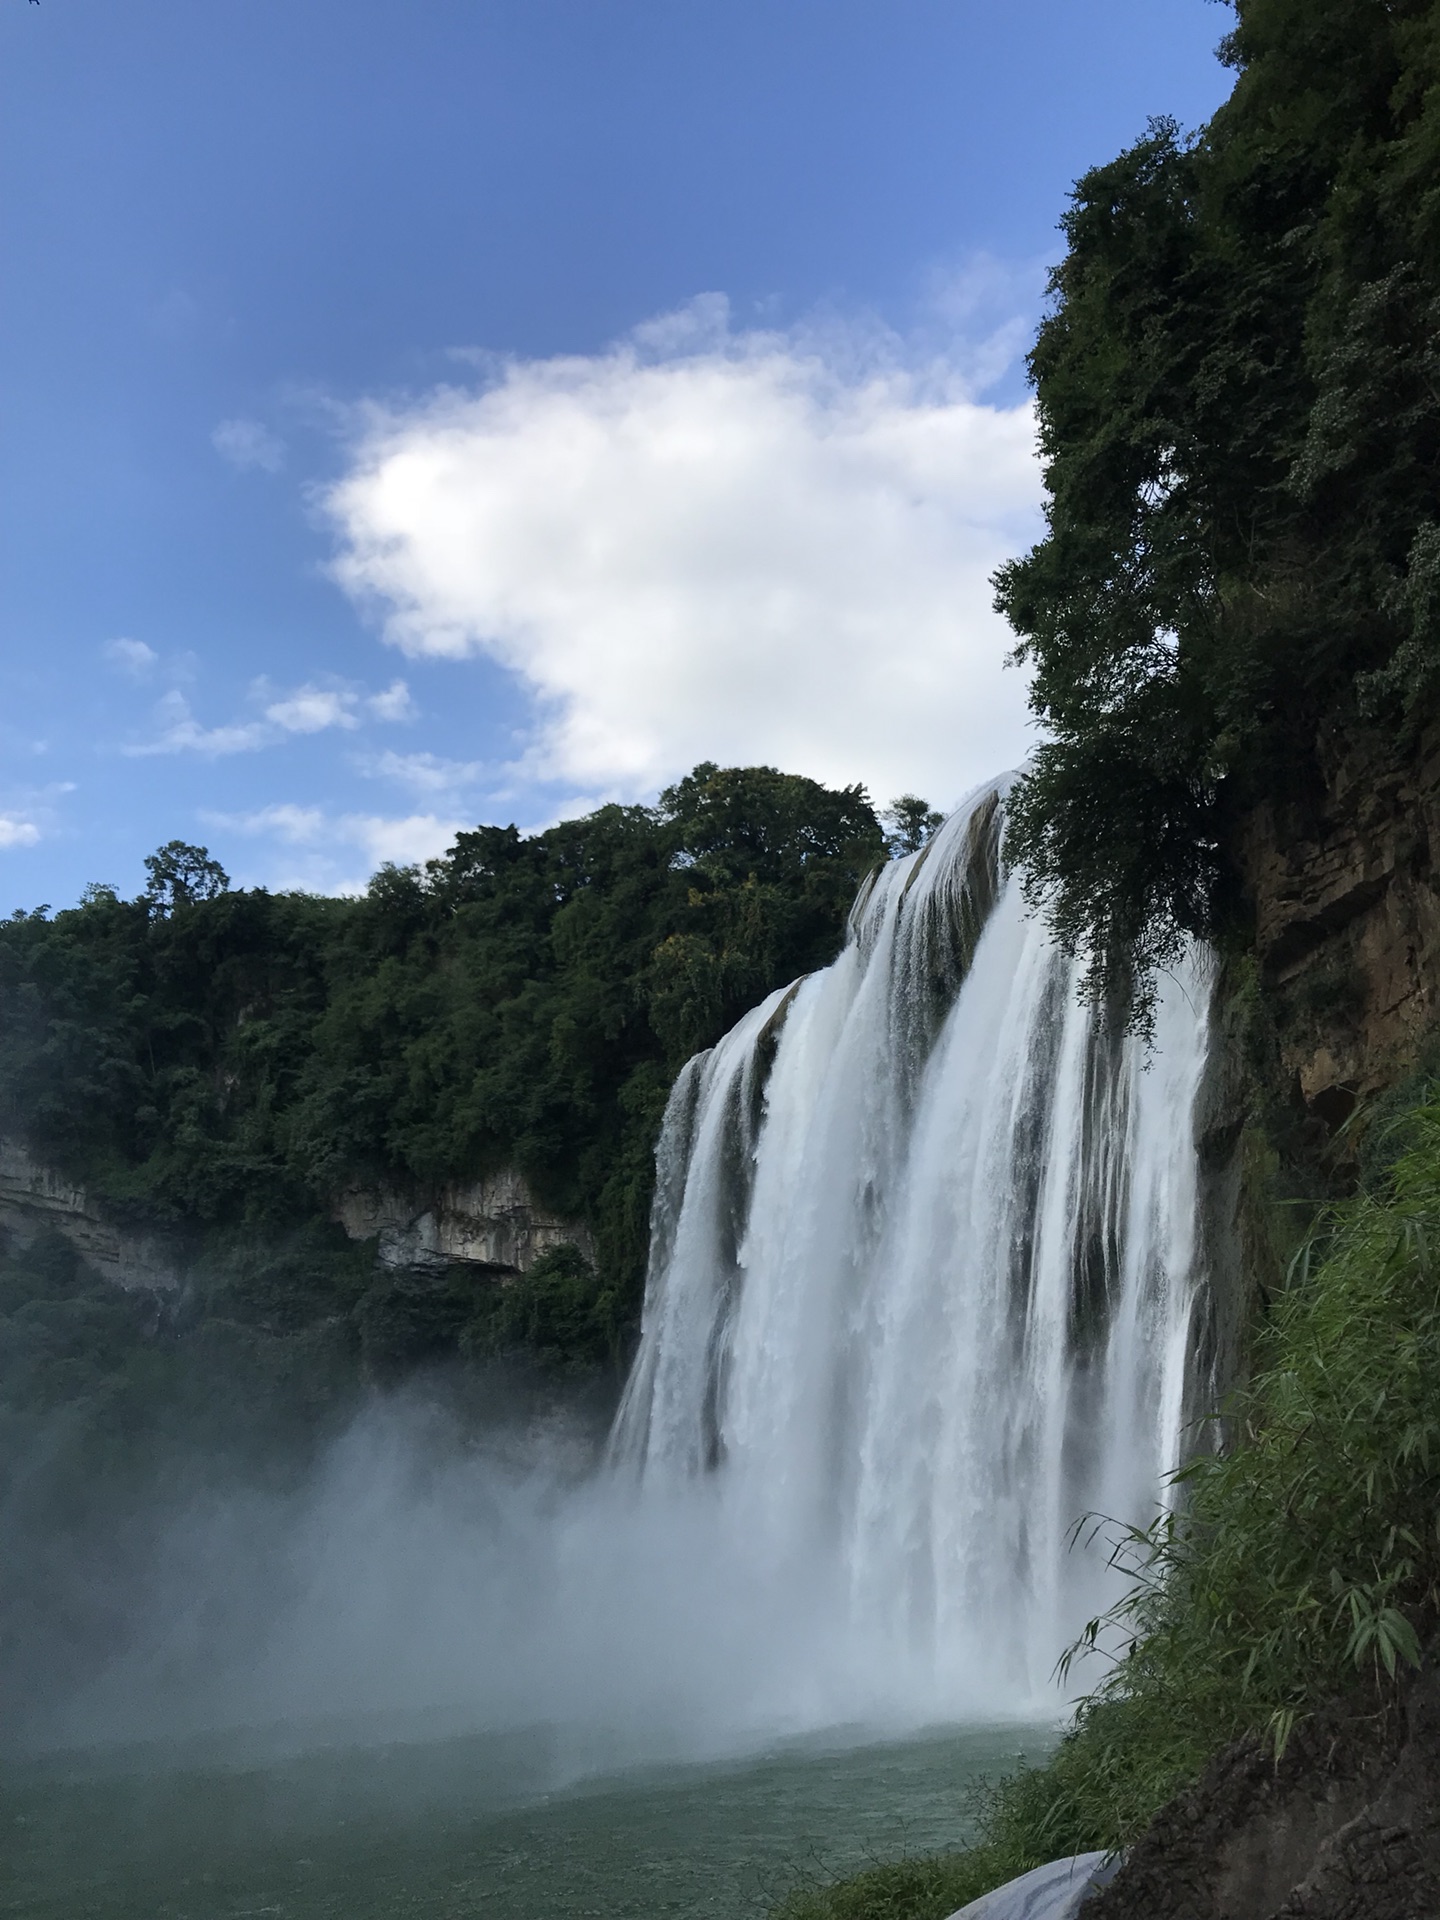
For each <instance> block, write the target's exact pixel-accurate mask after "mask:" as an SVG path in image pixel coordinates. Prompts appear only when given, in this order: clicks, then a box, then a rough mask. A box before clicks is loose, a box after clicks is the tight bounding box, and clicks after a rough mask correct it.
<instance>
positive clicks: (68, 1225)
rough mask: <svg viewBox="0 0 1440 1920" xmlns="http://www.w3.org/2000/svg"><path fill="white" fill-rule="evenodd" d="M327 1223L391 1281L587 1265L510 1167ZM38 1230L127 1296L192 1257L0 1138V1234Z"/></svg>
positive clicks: (30, 1236)
mask: <svg viewBox="0 0 1440 1920" xmlns="http://www.w3.org/2000/svg"><path fill="white" fill-rule="evenodd" d="M331 1217H332V1218H333V1219H334V1220H336V1221H337V1222H338V1223H339V1224H340V1225H341V1226H342V1227H343V1228H344V1230H345V1232H346V1234H347V1235H348V1236H349V1238H350V1239H352V1240H357V1241H367V1240H373V1241H374V1242H375V1254H376V1262H377V1265H378V1266H380V1267H381V1268H384V1269H387V1270H389V1271H391V1272H411V1273H417V1274H419V1273H427V1272H436V1271H438V1270H440V1269H443V1268H445V1267H450V1266H473V1267H476V1268H480V1269H484V1270H485V1271H486V1272H487V1273H488V1274H490V1275H491V1276H492V1277H493V1278H494V1279H496V1280H500V1281H504V1280H505V1279H506V1278H507V1277H509V1276H512V1275H514V1274H520V1273H527V1272H528V1271H529V1270H530V1268H531V1267H532V1266H533V1265H534V1264H535V1262H536V1261H537V1260H538V1259H539V1258H540V1256H541V1254H543V1253H546V1252H548V1251H549V1250H550V1249H552V1248H554V1247H558V1246H565V1245H569V1246H577V1247H579V1249H580V1251H581V1252H582V1253H583V1254H584V1255H585V1257H586V1259H588V1260H591V1261H592V1262H593V1260H594V1257H595V1249H594V1245H593V1241H592V1238H591V1235H590V1232H589V1230H588V1229H587V1228H586V1227H585V1225H584V1224H583V1223H582V1222H580V1221H577V1220H567V1219H564V1218H562V1217H561V1216H560V1215H559V1214H556V1213H552V1212H549V1211H547V1210H546V1209H545V1208H543V1207H541V1206H539V1205H538V1204H537V1203H536V1201H535V1199H534V1196H533V1195H532V1194H531V1192H530V1190H529V1188H528V1186H527V1185H526V1183H525V1180H524V1177H523V1176H522V1175H521V1174H520V1173H518V1172H517V1171H516V1170H515V1169H514V1168H513V1167H512V1168H503V1169H501V1171H500V1172H498V1173H495V1174H491V1175H489V1176H487V1177H486V1178H484V1179H481V1180H475V1181H469V1182H460V1183H456V1184H453V1185H449V1186H444V1187H440V1188H438V1189H435V1190H433V1191H429V1192H421V1191H418V1190H417V1191H411V1192H402V1191H400V1190H398V1189H393V1188H385V1189H382V1188H362V1187H354V1188H351V1189H349V1190H348V1191H346V1192H344V1193H342V1194H340V1195H338V1196H337V1198H336V1200H335V1202H334V1204H333V1206H332V1208H331ZM46 1228H52V1229H55V1230H58V1231H59V1232H60V1233H61V1234H63V1235H64V1237H65V1238H66V1239H67V1240H68V1241H69V1242H70V1244H71V1246H73V1247H74V1248H75V1250H76V1252H77V1253H78V1254H79V1255H80V1256H81V1258H82V1259H83V1260H84V1261H85V1262H86V1263H87V1265H89V1266H90V1267H92V1268H93V1269H94V1270H95V1272H96V1273H98V1274H100V1275H101V1276H102V1278H104V1279H107V1280H112V1281H114V1282H115V1284H116V1285H117V1286H121V1287H126V1288H130V1289H138V1288H147V1289H150V1290H151V1291H156V1292H169V1291H172V1290H174V1289H175V1288H177V1287H178V1286H179V1285H180V1284H181V1281H182V1279H183V1277H184V1274H185V1271H186V1269H187V1267H188V1266H189V1264H190V1262H191V1260H192V1259H193V1257H194V1255H193V1249H192V1248H190V1246H189V1245H188V1242H187V1240H186V1238H185V1237H184V1236H180V1235H175V1234H166V1233H164V1232H161V1231H153V1230H146V1229H144V1228H136V1227H135V1226H133V1225H129V1224H126V1223H124V1222H122V1221H119V1220H117V1219H116V1218H115V1217H114V1215H113V1213H112V1212H111V1211H109V1210H107V1209H106V1207H105V1206H104V1205H103V1203H101V1202H100V1201H98V1200H97V1199H96V1198H95V1197H94V1196H93V1195H92V1194H90V1193H88V1192H87V1191H86V1189H85V1188H84V1187H83V1186H81V1185H79V1184H78V1183H77V1182H76V1181H74V1180H72V1179H70V1178H69V1177H68V1176H67V1175H66V1174H64V1173H61V1172H60V1171H59V1170H58V1169H57V1168H55V1167H52V1166H47V1165H45V1164H44V1163H43V1162H41V1161H40V1160H38V1159H36V1157H35V1156H34V1155H33V1154H32V1153H31V1152H30V1150H29V1149H28V1147H26V1146H25V1144H24V1143H23V1142H22V1141H19V1140H16V1139H13V1138H12V1139H5V1138H0V1235H3V1236H4V1237H5V1238H6V1239H8V1240H10V1241H11V1242H13V1243H14V1244H16V1245H18V1246H21V1247H25V1246H28V1245H29V1244H30V1242H31V1241H32V1240H34V1238H35V1236H36V1235H37V1234H38V1233H40V1232H42V1231H44V1230H45V1229H46Z"/></svg>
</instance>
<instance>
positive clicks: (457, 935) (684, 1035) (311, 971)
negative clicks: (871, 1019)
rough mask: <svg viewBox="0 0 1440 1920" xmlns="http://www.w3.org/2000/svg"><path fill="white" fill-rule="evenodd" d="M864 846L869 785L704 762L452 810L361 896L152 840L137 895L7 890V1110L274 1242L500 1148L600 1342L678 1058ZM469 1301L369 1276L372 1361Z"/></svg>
mask: <svg viewBox="0 0 1440 1920" xmlns="http://www.w3.org/2000/svg"><path fill="white" fill-rule="evenodd" d="M883 855H884V842H883V837H882V834H881V830H880V826H879V823H878V821H877V820H876V817H875V814H874V812H873V811H872V809H871V807H870V804H869V802H868V800H867V799H866V797H865V794H864V791H863V789H861V788H859V787H848V788H844V789H841V790H834V789H830V788H826V787H823V786H821V785H819V784H818V783H817V782H815V781H812V780H805V779H801V778H799V777H796V776H792V775H787V774H782V773H778V772H776V771H775V770H774V769H773V768H768V767H750V768H732V769H720V768H718V767H715V766H713V765H710V764H708V763H707V764H705V765H702V766H700V767H697V768H696V769H695V771H694V772H693V773H691V774H690V775H688V776H687V777H686V778H685V779H684V780H681V781H679V782H678V783H677V784H676V785H675V786H674V787H672V788H670V789H668V790H667V791H666V792H665V793H664V794H663V795H662V796H661V799H660V802H659V804H658V806H656V807H620V806H608V807H602V808H601V809H600V810H599V811H598V812H596V813H594V814H591V815H589V816H588V817H587V818H585V819H582V820H573V821H565V822H563V823H561V824H560V825H559V826H555V827H552V828H550V829H548V830H547V831H546V832H544V833H539V834H535V835H532V836H529V837H526V836H523V835H521V834H519V833H518V832H517V831H516V830H515V828H514V827H503V828H502V827H479V828H476V829H475V830H474V831H473V832H468V833H462V834H461V835H459V837H458V838H457V840H456V843H455V846H454V848H453V849H452V850H451V852H450V853H449V854H448V855H447V856H446V857H445V858H444V859H441V860H432V861H430V862H428V863H427V864H426V865H425V866H424V867H423V868H420V867H405V868H397V867H386V868H383V869H382V870H381V872H380V873H378V874H377V875H376V876H375V878H374V880H373V881H372V882H371V885H370V887H369V890H368V892H367V893H366V894H365V896H364V897H363V898H361V899H359V900H326V899H315V898H312V897H310V896H306V895H303V894H281V895H272V894H268V893H265V892H263V891H232V890H230V888H229V886H228V882H227V879H226V876H225V874H224V873H223V871H222V870H221V869H220V868H219V867H218V866H217V865H216V863H215V862H214V861H213V860H211V859H210V856H209V855H208V853H207V852H206V850H205V849H204V848H203V847H190V846H187V845H185V844H184V843H182V842H179V841H172V842H171V843H170V844H169V845H168V846H165V847H162V848H161V849H160V851H159V852H158V853H156V854H155V855H153V856H152V857H151V858H150V860H148V861H147V863H146V865H147V868H148V870H149V876H150V877H149V881H148V883H147V886H146V889H145V892H144V894H143V895H142V896H141V898H140V899H138V900H134V901H125V900H121V899H119V898H118V897H117V896H116V895H115V893H114V892H113V890H111V889H109V888H102V887H96V888H93V889H90V890H88V891H87V894H86V897H85V899H84V900H83V901H82V903H81V905H80V906H79V907H77V908H75V909H74V910H72V911H69V912H64V913H60V914H57V915H55V916H54V917H53V918H52V917H50V916H49V915H48V913H47V912H46V910H44V909H41V910H40V911H38V912H36V913H33V914H25V913H18V914H15V915H13V916H12V917H11V918H10V919H9V920H8V921H3V922H0V1132H8V1133H11V1134H16V1135H19V1136H20V1137H21V1138H23V1139H24V1140H26V1141H27V1142H28V1143H29V1145H30V1146H31V1147H32V1149H33V1150H34V1151H35V1152H36V1153H37V1154H38V1155H39V1156H40V1157H41V1158H43V1159H45V1160H47V1161H50V1162H52V1163H55V1164H58V1165H59V1166H61V1167H62V1168H64V1169H66V1170H67V1171H68V1172H70V1173H71V1174H73V1175H74V1176H75V1177H77V1178H79V1179H82V1180H83V1181H84V1182H85V1183H86V1185H87V1186H88V1187H89V1189H90V1190H91V1191H92V1192H93V1193H94V1194H96V1195H97V1196H99V1197H101V1198H102V1199H104V1200H105V1201H107V1202H108V1203H109V1205H110V1206H111V1207H112V1208H114V1209H117V1210H118V1211H120V1212H121V1213H125V1212H127V1211H128V1212H129V1213H130V1214H131V1215H133V1216H134V1217H135V1218H136V1219H140V1220H146V1221H153V1220H157V1219H159V1220H168V1221H171V1222H175V1223H178V1224H181V1225H183V1226H184V1227H186V1228H187V1229H194V1230H198V1231H202V1232H207V1233H216V1232H219V1233H235V1232H238V1231H239V1230H241V1229H245V1230H248V1231H249V1232H251V1233H252V1234H254V1235H258V1236H259V1237H260V1239H261V1240H263V1241H264V1243H265V1244H267V1245H269V1244H272V1243H274V1242H275V1240H276V1236H277V1235H278V1236H281V1237H282V1238H283V1237H284V1236H286V1235H289V1234H290V1233H291V1232H292V1230H293V1228H294V1227H295V1226H296V1225H297V1224H298V1223H299V1222H302V1221H304V1220H307V1219H314V1218H316V1217H317V1216H320V1215H323V1214H324V1213H325V1211H326V1210H327V1209H328V1205H329V1202H330V1200H331V1199H332V1197H333V1195H334V1194H335V1193H336V1192H337V1191H338V1190H340V1189H342V1188H344V1187H346V1186H348V1185H366V1184H368V1185H399V1186H402V1187H408V1188H409V1189H411V1190H420V1191H425V1190H432V1189H433V1188H435V1187H437V1186H440V1185H443V1184H445V1183H447V1182H452V1181H460V1180H468V1179H472V1178H475V1177H477V1176H479V1175H482V1174H485V1173H487V1172H491V1171H493V1170H495V1169H496V1168H498V1167H500V1166H502V1165H513V1166H517V1167H518V1168H519V1169H520V1171H521V1172H522V1173H523V1174H524V1175H525V1176H526V1178H527V1179H528V1180H529V1182H530V1183H531V1186H532V1188H533V1189H534V1190H535V1192H536V1193H537V1195H538V1196H539V1197H540V1198H541V1199H542V1200H543V1201H544V1202H546V1203H548V1204H549V1205H550V1206H552V1207H553V1208H555V1209H557V1210H559V1211H561V1212H562V1213H565V1214H567V1215H568V1216H570V1217H572V1218H575V1219H577V1220H581V1221H584V1222H585V1224H586V1225H587V1226H588V1227H589V1229H590V1231H591V1232H592V1234H593V1235H594V1238H595V1242H596V1246H597V1249H598V1256H599V1261H598V1274H597V1276H596V1277H595V1278H594V1280H593V1292H594V1299H593V1301H592V1302H591V1303H590V1305H589V1306H588V1307H585V1308H584V1309H583V1310H582V1308H581V1307H580V1306H579V1305H577V1304H575V1303H574V1302H572V1303H571V1304H570V1305H568V1306H567V1305H565V1304H564V1302H562V1301H561V1299H560V1298H559V1296H558V1295H557V1296H556V1297H555V1298H553V1299H552V1298H550V1297H549V1296H547V1297H546V1298H545V1300H543V1301H542V1300H541V1297H540V1295H539V1293H536V1292H535V1291H534V1290H533V1289H530V1290H529V1291H525V1292H524V1296H523V1297H524V1298H525V1299H526V1300H527V1301H529V1303H530V1304H529V1305H528V1306H527V1307H526V1309H525V1311H526V1313H527V1314H528V1315H529V1320H528V1321H527V1324H529V1325H532V1326H533V1329H534V1337H535V1339H536V1340H537V1341H538V1342H539V1344H540V1345H541V1346H542V1347H543V1348H544V1349H545V1350H546V1351H547V1352H549V1351H550V1350H551V1349H552V1348H553V1347H554V1345H555V1341H556V1339H557V1338H558V1337H559V1335H558V1334H557V1331H556V1330H557V1328H559V1327H561V1326H564V1327H568V1328H569V1329H570V1332H571V1334H573V1337H574V1339H575V1340H576V1342H577V1343H578V1344H577V1348H576V1351H577V1353H583V1354H584V1355H585V1356H587V1358H591V1359H593V1358H595V1357H597V1356H599V1355H601V1354H602V1353H603V1354H604V1355H605V1356H606V1357H607V1359H608V1358H609V1357H611V1356H613V1353H614V1351H615V1349H616V1344H617V1342H618V1341H619V1340H620V1339H621V1338H622V1337H623V1334H622V1330H623V1329H624V1327H625V1326H626V1324H627V1322H628V1321H629V1320H630V1319H632V1318H633V1316H634V1314H635V1313H636V1311H637V1310H638V1304H639V1294H640V1286H641V1281H642V1278H643V1270H644V1260H645V1249H646V1238H647V1223H648V1215H649V1198H650V1184H651V1177H652V1173H651V1169H652V1153H653V1147H654V1140H655V1134H656V1130H657V1128H658V1125H659V1120H660V1115H661V1113H662V1111H663V1108H664V1103H665V1097H666V1093H667V1091H668V1088H669V1085H670V1082H671V1080H672V1079H673V1077H674V1073H675V1071H676V1070H677V1069H678V1067H679V1066H680V1065H681V1064H682V1062H683V1061H684V1060H685V1059H686V1058H687V1057H688V1055H689V1054H690V1053H692V1052H694V1051H696V1050H697V1049H698V1048H701V1047H705V1046H709V1045H711V1044H712V1043H713V1042H714V1041H715V1040H716V1039H718V1038H719V1036H720V1034H721V1033H723V1032H724V1031H725V1029H726V1028H727V1027H729V1026H730V1025H731V1024H732V1023H733V1022H734V1021H735V1019H737V1018H738V1017H739V1015H740V1014H741V1013H742V1012H744V1011H745V1010H746V1009H747V1008H748V1007H750V1006H751V1005H753V1004H754V1003H755V1001H756V1000H757V999H760V998H761V997H763V995H764V994H766V993H768V992H769V991H770V990H771V989H772V988H773V987H775V986H778V985H782V984H783V983H785V982H786V981H788V980H790V979H793V978H794V977H795V976H796V975H797V974H800V973H803V972H807V971H809V970H810V969H812V968H814V967H817V966H822V965H824V964H826V963H827V962H828V961H829V960H830V959H831V958H833V956H834V954H835V952H836V950H837V949H838V947H839V945H840V943H841V940H842V938H843V932H844V926H845V918H846V915H847V913H848V910H849V906H850V902H851V899H852V898H853V896H854V893H855V890H856V888H857V886H858V884H859V882H860V880H861V879H862V878H863V877H864V874H865V873H866V872H867V871H868V870H869V868H870V867H871V866H872V865H873V864H874V863H875V862H876V861H877V860H879V859H881V858H883ZM551 1278H552V1279H553V1280H554V1283H555V1285H556V1286H557V1287H559V1286H560V1285H561V1277H560V1276H558V1275H552V1276H551ZM347 1284H348V1283H347ZM564 1284H565V1285H567V1286H568V1285H572V1284H573V1285H578V1284H579V1283H578V1281H576V1280H575V1277H574V1276H573V1275H571V1276H569V1277H568V1278H567V1279H565V1281H564ZM586 1284H587V1285H589V1284H592V1283H589V1282H587V1283H586ZM537 1285H538V1283H537ZM341 1293H342V1294H344V1288H342V1289H341ZM462 1293H463V1289H462ZM520 1297H521V1296H520V1295H517V1297H516V1298H517V1303H518V1300H519V1299H520ZM472 1304H473V1303H470V1302H469V1301H468V1297H467V1298H458V1297H457V1298H454V1299H452V1298H451V1297H450V1296H449V1295H448V1294H447V1293H446V1289H445V1286H444V1285H441V1286H439V1287H438V1289H437V1288H428V1289H427V1288H426V1287H422V1286H421V1285H420V1283H419V1282H415V1283H413V1284H411V1283H408V1282H407V1283H405V1284H404V1285H400V1284H399V1283H397V1284H396V1285H395V1286H393V1287H389V1288H388V1291H387V1289H386V1287H384V1286H381V1287H379V1288H378V1290H373V1291H372V1297H371V1298H370V1299H369V1301H368V1304H367V1305H366V1306H365V1309H364V1311H363V1312H361V1313H359V1318H358V1321H357V1322H356V1324H357V1325H358V1327H359V1333H360V1339H361V1343H362V1347H363V1351H364V1353H365V1356H366V1363H367V1365H371V1366H373V1368H375V1369H377V1370H378V1371H380V1372H384V1371H386V1370H387V1369H391V1368H393V1367H396V1366H400V1365H402V1364H405V1356H407V1355H408V1356H410V1358H411V1359H418V1358H420V1357H421V1356H423V1355H425V1354H428V1353H431V1352H434V1351H437V1350H439V1349H442V1348H445V1347H447V1346H448V1347H450V1348H451V1349H453V1346H454V1343H455V1341H456V1340H457V1339H458V1337H459V1331H460V1329H461V1328H462V1327H464V1326H466V1325H467V1324H468V1323H469V1321H470V1319H471V1318H472V1317H473V1316H472V1313H471V1305H472ZM332 1305H334V1307H335V1310H336V1311H337V1312H339V1313H342V1314H345V1315H348V1314H351V1313H352V1311H356V1310H357V1309H356V1305H355V1301H354V1299H353V1298H351V1297H350V1296H349V1295H348V1294H345V1296H344V1298H343V1299H342V1298H340V1297H339V1296H337V1299H336V1301H335V1302H333V1303H332ZM518 1310H519V1309H518V1305H517V1311H518ZM507 1327H508V1323H507ZM510 1332H513V1329H510V1330H509V1331H507V1332H506V1333H505V1338H507V1339H508V1338H509V1337H510ZM475 1337H476V1339H477V1340H478V1339H479V1336H478V1335H476V1336H475ZM497 1337H498V1336H497ZM472 1344H473V1343H472ZM481 1344H482V1345H483V1342H482V1343H481Z"/></svg>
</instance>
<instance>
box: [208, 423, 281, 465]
mask: <svg viewBox="0 0 1440 1920" xmlns="http://www.w3.org/2000/svg"><path fill="white" fill-rule="evenodd" d="M210 444H211V446H212V447H214V449H215V451H216V452H217V453H218V454H219V455H220V458H221V459H222V460H226V461H228V462H229V464H230V465H231V466H232V467H235V468H236V469H237V470H238V471H239V472H241V473H245V472H248V471H250V470H252V469H254V470H258V471H259V472H261V473H279V471H280V469H281V468H282V467H283V466H284V464H285V442H284V441H283V440H281V439H279V438H277V437H276V435H275V434H273V433H271V431H270V429H269V428H268V427H267V426H264V425H263V424H262V423H261V422H260V421H259V420H244V419H240V420H222V421H221V422H220V424H219V426H218V427H216V429H215V431H214V432H213V433H212V434H211V435H210Z"/></svg>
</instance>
